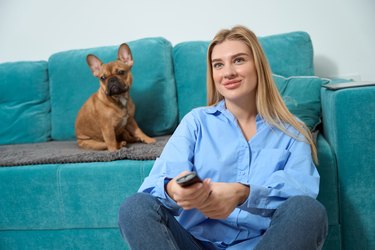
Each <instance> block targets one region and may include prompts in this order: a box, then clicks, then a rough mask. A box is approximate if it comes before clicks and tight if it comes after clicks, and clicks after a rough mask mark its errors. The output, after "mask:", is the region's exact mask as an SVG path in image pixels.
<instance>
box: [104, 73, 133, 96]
mask: <svg viewBox="0 0 375 250" xmlns="http://www.w3.org/2000/svg"><path fill="white" fill-rule="evenodd" d="M128 90H129V86H127V85H124V84H122V83H121V82H120V81H119V80H118V79H117V78H116V77H112V78H109V79H108V83H107V95H109V96H112V95H119V94H122V93H125V92H126V91H128Z"/></svg>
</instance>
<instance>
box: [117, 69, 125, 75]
mask: <svg viewBox="0 0 375 250" xmlns="http://www.w3.org/2000/svg"><path fill="white" fill-rule="evenodd" d="M117 74H119V75H123V74H125V70H119V71H118V72H117Z"/></svg>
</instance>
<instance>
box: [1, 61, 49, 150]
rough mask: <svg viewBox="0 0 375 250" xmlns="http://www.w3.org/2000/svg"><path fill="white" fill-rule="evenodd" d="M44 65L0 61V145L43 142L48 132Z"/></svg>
mask: <svg viewBox="0 0 375 250" xmlns="http://www.w3.org/2000/svg"><path fill="white" fill-rule="evenodd" d="M47 67H48V64H47V62H45V61H38V62H12V63H2V64H0V117H1V118H0V144H15V143H30V142H45V141H47V140H49V139H50V135H51V132H50V130H51V118H50V112H51V107H50V100H49V99H50V97H49V93H48V91H49V83H48V71H47Z"/></svg>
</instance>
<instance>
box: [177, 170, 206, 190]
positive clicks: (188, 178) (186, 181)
mask: <svg viewBox="0 0 375 250" xmlns="http://www.w3.org/2000/svg"><path fill="white" fill-rule="evenodd" d="M176 182H177V183H178V184H179V185H180V186H181V187H189V186H191V185H193V184H195V183H198V182H202V180H201V179H200V178H199V177H198V175H197V173H195V172H191V173H188V174H186V175H184V176H181V177H179V178H178V179H177V180H176Z"/></svg>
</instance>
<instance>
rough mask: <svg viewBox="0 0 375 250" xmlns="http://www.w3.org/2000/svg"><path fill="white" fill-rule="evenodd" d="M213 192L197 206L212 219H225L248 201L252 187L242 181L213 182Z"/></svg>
mask: <svg viewBox="0 0 375 250" xmlns="http://www.w3.org/2000/svg"><path fill="white" fill-rule="evenodd" d="M211 190H212V192H211V194H210V195H209V197H208V199H206V201H205V202H203V203H201V205H199V206H197V207H196V208H197V209H199V210H200V211H201V212H202V213H203V214H204V215H206V216H207V217H209V218H211V219H225V218H227V217H228V216H229V215H230V214H231V213H232V212H233V210H234V209H235V208H236V207H237V206H238V205H240V204H242V203H243V202H245V201H246V199H247V197H248V196H249V193H250V187H249V186H246V185H243V184H240V183H224V182H212V183H211Z"/></svg>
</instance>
